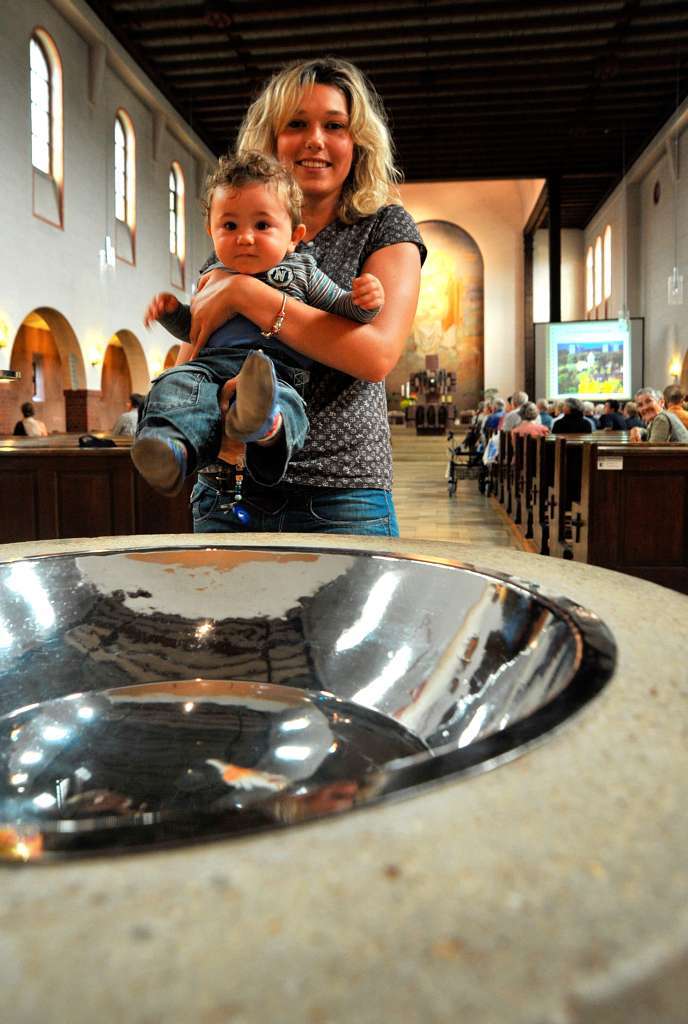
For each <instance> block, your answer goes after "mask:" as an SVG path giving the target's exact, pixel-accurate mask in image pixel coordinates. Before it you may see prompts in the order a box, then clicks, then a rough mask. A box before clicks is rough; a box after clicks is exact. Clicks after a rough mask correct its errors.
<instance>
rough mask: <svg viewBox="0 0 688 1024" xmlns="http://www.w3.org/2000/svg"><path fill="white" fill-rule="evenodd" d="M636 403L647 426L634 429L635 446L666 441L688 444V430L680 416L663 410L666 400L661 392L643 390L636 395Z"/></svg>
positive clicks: (631, 438)
mask: <svg viewBox="0 0 688 1024" xmlns="http://www.w3.org/2000/svg"><path fill="white" fill-rule="evenodd" d="M635 403H636V405H637V406H638V412H639V413H640V415H641V416H642V417H643V420H644V421H645V426H644V427H633V429H632V430H631V432H630V440H631V442H632V443H633V444H639V443H640V442H642V441H651V442H653V443H660V444H661V443H662V442H664V441H678V442H679V443H680V444H688V430H687V429H686V428H685V427H684V426H683V424H682V423H681V421H680V419H679V418H678V416H675V415H674V414H673V413H672V412H667V411H666V410H665V409H663V405H664V399H663V398H662V396H661V395H660V393H659V391H655V390H654V388H641V389H640V391H636V393H635Z"/></svg>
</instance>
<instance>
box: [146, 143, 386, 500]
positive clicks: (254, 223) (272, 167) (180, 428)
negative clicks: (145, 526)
mask: <svg viewBox="0 0 688 1024" xmlns="http://www.w3.org/2000/svg"><path fill="white" fill-rule="evenodd" d="M301 202H302V196H301V190H300V189H299V187H298V185H297V184H296V182H295V181H294V179H293V178H292V176H291V174H290V173H289V171H288V170H286V168H284V167H283V166H282V165H281V164H280V163H279V162H278V161H277V160H274V159H273V158H271V157H266V156H263V155H262V154H260V153H246V154H240V155H238V156H234V157H222V158H221V159H220V162H219V165H218V168H217V170H216V171H215V173H214V174H213V175H211V177H210V178H209V179H208V181H207V183H206V192H205V202H204V208H205V211H206V215H207V231H208V234H209V235H210V237H211V238H212V240H213V245H214V249H215V254H216V257H217V262H216V263H212V264H211V265H210V266H208V267H206V270H205V272H206V273H207V272H209V271H211V270H224V271H227V272H228V273H236V274H251V275H254V276H256V277H258V278H260V279H261V280H263V281H265V282H267V283H268V284H270V285H272V287H273V288H276V289H278V290H279V291H281V292H282V304H281V307H280V310H279V313H278V315H277V317H276V319H275V321H274V323H273V326H272V329H271V330H269V331H266V332H261V331H260V329H259V328H258V327H256V326H255V324H253V323H251V322H250V321H249V320H247V319H246V318H245V317H242V316H234V317H232V318H231V319H230V320H228V321H227V323H226V324H224V325H223V326H222V327H220V328H219V329H218V330H217V331H215V332H214V334H212V335H211V336H210V337H209V338H208V341H207V343H206V346H205V348H204V349H203V350H202V351H201V352H200V353H199V355H198V357H197V358H196V359H193V360H191V361H189V362H184V359H188V358H189V355H190V353H191V351H192V346H191V345H190V344H188V342H186V343H184V342H183V343H182V347H181V350H180V358H179V360H178V365H177V366H175V367H173V368H172V369H170V370H167V371H166V372H165V373H163V374H162V375H161V376H160V377H158V378H157V380H156V381H154V383H153V387H152V388H151V390H150V392H149V394H148V396H147V398H146V401H145V403H144V406H143V409H142V411H141V418H140V421H139V428H138V431H137V435H136V441H135V443H134V445H133V447H132V451H131V457H132V459H133V461H134V464H135V465H136V468H137V469H138V471H139V472H140V473H141V475H142V476H143V477H144V478H145V479H146V480H147V481H148V483H149V484H150V485H151V486H152V487H154V488H156V490H158V491H160V492H161V493H162V494H166V495H174V494H178V493H179V492H180V491H181V489H182V487H183V485H184V480H185V478H186V477H187V476H188V475H189V474H190V473H192V472H193V471H194V470H195V469H198V468H203V466H206V465H208V464H209V463H211V462H213V461H214V460H215V459H216V458H217V455H218V452H219V449H220V445H221V441H222V427H221V416H220V405H219V398H220V392H221V390H222V385H223V384H224V383H225V381H226V380H227V379H228V378H230V377H234V376H236V375H237V374H238V378H237V383H236V395H235V400H234V402H233V404H232V405H231V406H230V408H229V411H228V413H227V416H226V418H225V433H226V435H227V436H228V437H230V438H232V439H234V440H237V441H242V442H244V443H245V444H251V443H253V442H256V443H259V444H263V445H265V444H269V443H270V442H271V441H272V440H273V439H275V438H276V437H277V436H278V434H279V432H280V431H282V430H283V431H284V432H285V440H286V445H285V450H286V455H285V458H284V464H283V466H282V468H281V473H282V476H283V475H284V472H285V471H286V467H287V463H288V461H289V457H290V455H291V453H292V452H293V451H296V450H298V449H299V448H301V447H302V446H303V443H304V441H305V439H306V435H307V433H308V420H307V417H306V413H305V406H304V402H303V399H302V398H301V395H300V394H299V392H298V390H296V388H297V387H299V385H300V384H302V382H303V381H304V379H305V377H306V376H307V374H305V373H304V368H306V367H308V366H309V365H310V360H308V359H306V358H305V357H304V356H301V355H300V354H299V353H298V352H295V351H294V350H293V349H291V348H287V347H286V346H285V345H284V344H283V343H282V342H280V341H279V338H278V333H279V330H280V328H281V326H282V324H283V323H284V320H285V317H286V316H288V306H287V300H288V299H289V298H292V299H297V300H299V301H302V302H306V303H308V304H309V305H312V306H316V307H317V308H318V309H322V310H326V311H327V312H331V313H336V314H338V315H340V316H345V317H348V318H349V319H352V320H357V321H359V322H361V323H367V322H369V321H370V320H372V319H373V318H374V317H375V316H377V314H378V312H379V311H380V308H381V307H382V305H383V302H384V291H383V288H382V285H381V283H380V282H379V281H378V279H377V278H376V277H374V276H373V275H372V274H362V275H361V276H360V277H358V278H356V280H355V281H354V282H353V290H352V291H351V292H346V291H344V290H343V289H341V288H340V287H339V286H338V285H337V284H335V282H334V281H332V280H331V279H330V278H329V277H327V276H326V275H325V274H323V273H322V272H321V271H320V270H318V268H317V266H316V263H315V260H314V259H313V257H312V256H310V255H309V254H308V253H307V252H298V253H297V252H296V251H295V250H296V247H297V245H298V244H299V242H300V241H301V240H302V238H303V236H304V234H305V231H306V227H305V225H304V224H302V223H301ZM354 295H355V299H354ZM154 320H161V321H162V322H163V323H164V325H165V326H166V327H167V328H168V329H169V330H171V331H172V333H173V334H175V335H176V336H177V337H181V338H186V339H188V338H189V331H190V327H191V315H190V311H189V308H188V307H187V306H182V305H181V304H180V303H179V302H178V300H177V299H176V298H175V297H174V296H173V295H171V294H169V293H165V292H164V293H160V294H158V295H156V296H155V298H154V299H153V300H152V301H151V303H150V305H149V307H148V310H147V311H146V316H145V319H144V322H145V323H146V325H147V326H148V325H149V324H150V323H151V322H152V321H154ZM295 385H296V387H295ZM272 482H274V483H277V482H279V480H278V479H276V480H273V481H272Z"/></svg>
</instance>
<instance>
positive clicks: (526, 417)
mask: <svg viewBox="0 0 688 1024" xmlns="http://www.w3.org/2000/svg"><path fill="white" fill-rule="evenodd" d="M522 415H523V418H522V420H521V422H520V423H518V424H517V425H516V426H515V427H513V429H512V431H511V433H512V434H525V435H526V436H527V437H546V436H547V435H548V434H549V432H550V431H549V427H547V426H545V424H544V423H536V422H535V421H536V419H537V418H538V415H542V414H541V413H540V412H539V410H538V407H537V405H536V404H535V402H526V404H525V405H524V406H523V410H522Z"/></svg>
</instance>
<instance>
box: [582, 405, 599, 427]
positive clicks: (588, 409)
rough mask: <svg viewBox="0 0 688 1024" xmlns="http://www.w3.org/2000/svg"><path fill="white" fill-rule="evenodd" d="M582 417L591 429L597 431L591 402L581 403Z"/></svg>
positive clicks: (593, 407)
mask: <svg viewBox="0 0 688 1024" xmlns="http://www.w3.org/2000/svg"><path fill="white" fill-rule="evenodd" d="M583 416H584V417H585V419H586V420H587V421H588V423H589V424H590V426H591V427H592V429H593V430H597V417H596V416H595V406H594V405H593V404H592V402H583Z"/></svg>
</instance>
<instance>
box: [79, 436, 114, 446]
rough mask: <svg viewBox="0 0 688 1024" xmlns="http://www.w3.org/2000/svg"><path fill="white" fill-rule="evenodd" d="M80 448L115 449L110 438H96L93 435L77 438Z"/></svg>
mask: <svg viewBox="0 0 688 1024" xmlns="http://www.w3.org/2000/svg"><path fill="white" fill-rule="evenodd" d="M79 447H80V448H116V447H117V445H116V444H115V442H114V441H113V440H112V438H111V437H96V436H95V435H94V434H82V435H81V437H80V438H79Z"/></svg>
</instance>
